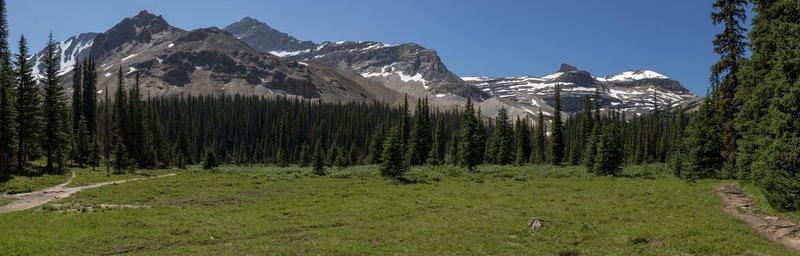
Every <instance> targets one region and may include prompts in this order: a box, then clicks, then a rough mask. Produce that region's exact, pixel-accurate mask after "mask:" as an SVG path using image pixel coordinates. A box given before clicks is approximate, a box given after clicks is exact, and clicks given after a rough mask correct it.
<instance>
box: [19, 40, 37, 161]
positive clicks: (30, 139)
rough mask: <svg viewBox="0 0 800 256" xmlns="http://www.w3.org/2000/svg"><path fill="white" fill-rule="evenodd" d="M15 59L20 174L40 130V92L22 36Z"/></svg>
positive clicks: (34, 148) (26, 44)
mask: <svg viewBox="0 0 800 256" xmlns="http://www.w3.org/2000/svg"><path fill="white" fill-rule="evenodd" d="M16 58H17V60H16V63H15V64H16V66H17V70H16V80H17V86H16V105H17V125H16V128H17V135H18V136H17V171H18V172H20V173H22V172H23V171H24V168H25V164H26V163H27V161H28V158H29V157H30V156H31V155H32V154H33V153H34V152H35V151H36V143H37V142H38V141H39V136H40V135H41V129H42V105H41V104H42V103H41V98H40V92H39V88H38V87H37V86H36V81H35V80H34V77H33V74H32V72H33V71H32V69H31V65H30V63H29V62H28V41H27V40H26V39H25V36H24V35H23V36H20V39H19V54H17V55H16Z"/></svg>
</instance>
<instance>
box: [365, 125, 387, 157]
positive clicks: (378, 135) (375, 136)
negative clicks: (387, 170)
mask: <svg viewBox="0 0 800 256" xmlns="http://www.w3.org/2000/svg"><path fill="white" fill-rule="evenodd" d="M383 130H384V127H383V124H379V125H378V126H377V127H375V132H373V133H372V138H371V139H370V142H369V155H368V156H367V163H368V164H379V163H381V154H382V153H383V140H384V131H383Z"/></svg>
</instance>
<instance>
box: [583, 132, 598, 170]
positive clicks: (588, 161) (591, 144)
mask: <svg viewBox="0 0 800 256" xmlns="http://www.w3.org/2000/svg"><path fill="white" fill-rule="evenodd" d="M600 137H601V133H600V128H599V127H598V126H594V127H592V134H591V136H589V141H588V142H587V143H586V148H584V151H583V159H582V160H581V162H582V163H583V165H584V166H586V169H587V170H589V172H594V159H595V156H597V144H598V141H599V140H600Z"/></svg>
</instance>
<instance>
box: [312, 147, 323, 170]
mask: <svg viewBox="0 0 800 256" xmlns="http://www.w3.org/2000/svg"><path fill="white" fill-rule="evenodd" d="M323 151H324V149H323V148H322V140H320V139H317V143H314V157H313V160H312V163H313V165H314V174H316V175H319V176H324V175H325V157H324V155H325V153H324V152H323Z"/></svg>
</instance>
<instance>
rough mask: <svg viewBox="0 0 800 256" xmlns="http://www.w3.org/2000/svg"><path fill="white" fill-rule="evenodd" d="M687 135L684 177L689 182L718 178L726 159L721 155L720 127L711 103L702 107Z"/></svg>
mask: <svg viewBox="0 0 800 256" xmlns="http://www.w3.org/2000/svg"><path fill="white" fill-rule="evenodd" d="M686 133H687V135H686V136H687V137H686V139H685V140H684V141H683V143H684V145H683V146H684V147H685V149H686V152H685V154H684V159H683V160H684V162H685V163H686V168H683V169H685V170H683V171H682V173H683V177H685V178H686V179H689V180H696V179H702V178H716V177H718V175H719V170H720V167H722V163H723V161H724V159H723V158H722V155H721V154H720V152H721V151H722V144H721V140H720V139H719V136H720V132H719V126H718V125H717V123H716V119H715V118H714V112H713V110H712V109H711V104H710V103H708V102H706V103H705V104H704V105H703V106H702V107H700V110H699V111H698V113H697V114H696V115H695V116H694V119H693V120H692V122H691V124H690V125H689V127H688V129H687V131H686Z"/></svg>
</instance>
